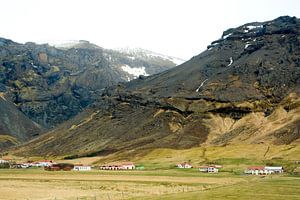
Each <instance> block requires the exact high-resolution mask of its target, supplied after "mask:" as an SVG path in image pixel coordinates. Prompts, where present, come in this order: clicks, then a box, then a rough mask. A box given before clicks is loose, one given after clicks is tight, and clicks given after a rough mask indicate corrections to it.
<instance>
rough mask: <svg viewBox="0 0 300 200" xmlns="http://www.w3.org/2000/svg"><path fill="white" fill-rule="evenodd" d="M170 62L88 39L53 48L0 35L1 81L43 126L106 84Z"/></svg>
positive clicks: (79, 105)
mask: <svg viewBox="0 0 300 200" xmlns="http://www.w3.org/2000/svg"><path fill="white" fill-rule="evenodd" d="M175 65H176V64H175V63H173V62H172V61H171V60H168V59H165V58H161V57H155V58H153V59H149V58H148V57H145V58H144V57H143V56H140V57H137V58H136V59H135V58H134V59H133V58H132V56H131V55H129V54H127V53H126V54H125V53H122V52H119V51H114V50H107V49H103V48H101V47H98V46H96V45H94V44H91V43H89V42H88V41H78V42H77V43H72V44H68V45H65V46H63V47H62V46H61V47H59V48H55V47H53V46H49V45H48V44H42V45H38V44H35V43H26V44H18V43H15V42H13V41H11V40H7V39H3V38H1V39H0V87H1V88H2V90H3V92H4V93H5V95H6V96H7V98H9V99H10V100H11V102H13V103H15V104H16V106H17V107H18V109H19V110H20V111H22V112H23V113H24V114H25V115H26V116H28V117H29V118H30V119H31V120H32V121H34V122H36V123H38V124H40V125H41V126H42V127H45V128H52V127H55V126H56V125H58V124H60V123H62V122H63V121H65V120H68V119H70V118H72V117H74V116H75V115H76V114H78V113H79V112H80V111H82V110H83V109H84V108H85V107H86V106H88V105H90V104H91V103H92V102H94V101H95V100H96V99H97V98H98V97H99V95H100V94H101V91H102V90H103V89H104V88H105V87H107V86H112V85H114V84H117V83H119V82H127V81H130V80H132V79H134V78H138V77H139V76H140V75H144V76H148V75H151V74H154V73H159V72H162V71H164V70H166V69H169V68H172V67H174V66H175Z"/></svg>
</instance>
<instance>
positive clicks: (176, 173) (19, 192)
mask: <svg viewBox="0 0 300 200" xmlns="http://www.w3.org/2000/svg"><path fill="white" fill-rule="evenodd" d="M265 184H266V185H267V186H268V187H265V189H264V190H263V191H261V193H260V194H266V196H261V197H264V198H265V199H276V198H275V197H286V198H285V199H300V178H297V177H287V176H272V177H265V178H262V177H256V176H244V175H234V174H231V173H219V174H202V173H199V172H198V171H197V170H178V169H170V170H155V171H154V170H153V171H98V170H92V171H90V172H74V171H71V172H48V171H43V170H42V169H10V170H8V169H7V170H0V185H1V187H0V194H1V195H0V199H6V200H7V199H28V200H29V199H45V200H46V199H47V200H48V199H49V200H50V199H51V200H54V199H56V200H60V199H69V200H73V199H74V200H77V199H81V200H83V199H85V200H89V199H92V200H94V199H101V200H123V199H141V198H143V199H200V197H201V199H211V198H212V196H216V197H219V198H218V199H251V197H256V196H257V195H259V194H258V193H257V192H255V190H256V189H258V190H260V188H261V187H263V185H265ZM252 188H253V191H252ZM272 190H275V191H276V192H275V193H274V195H275V196H272V195H271V193H272ZM268 191H269V192H268ZM224 195H225V196H226V195H227V196H228V197H226V198H225V196H224ZM240 195H242V196H240ZM243 195H244V196H245V198H238V197H243ZM230 197H233V198H230ZM246 197H247V198H246ZM273 197H274V198H273ZM214 199H216V198H214ZM277 199H281V198H277Z"/></svg>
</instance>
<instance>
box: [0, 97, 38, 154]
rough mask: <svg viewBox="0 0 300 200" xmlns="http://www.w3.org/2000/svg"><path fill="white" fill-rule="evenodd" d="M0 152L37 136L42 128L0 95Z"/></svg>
mask: <svg viewBox="0 0 300 200" xmlns="http://www.w3.org/2000/svg"><path fill="white" fill-rule="evenodd" d="M0 113H1V114H0V121H1V122H0V151H1V150H4V149H5V148H6V147H8V146H11V145H15V144H20V143H22V142H25V141H27V140H29V139H31V138H32V137H34V136H37V135H38V134H39V133H41V132H42V131H43V129H42V127H41V126H39V125H38V124H37V123H34V122H33V121H31V120H30V119H28V118H27V116H25V115H24V114H23V113H22V112H21V111H19V110H18V109H17V107H16V106H15V105H14V104H13V103H12V102H10V101H9V100H8V99H6V98H5V96H4V94H3V93H0Z"/></svg>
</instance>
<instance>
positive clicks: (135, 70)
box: [121, 65, 149, 79]
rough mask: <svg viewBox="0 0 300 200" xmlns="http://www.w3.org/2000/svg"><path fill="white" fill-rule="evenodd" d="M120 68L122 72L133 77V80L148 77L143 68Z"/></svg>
mask: <svg viewBox="0 0 300 200" xmlns="http://www.w3.org/2000/svg"><path fill="white" fill-rule="evenodd" d="M121 68H122V70H123V71H124V72H127V73H128V74H131V75H133V77H134V78H137V77H139V76H140V75H143V76H149V74H147V72H146V70H145V67H130V66H129V65H123V66H121ZM127 79H128V78H127Z"/></svg>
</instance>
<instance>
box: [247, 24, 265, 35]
mask: <svg viewBox="0 0 300 200" xmlns="http://www.w3.org/2000/svg"><path fill="white" fill-rule="evenodd" d="M261 28H263V25H258V26H254V25H249V26H245V27H244V29H245V30H244V32H245V33H248V32H249V31H250V30H252V29H261Z"/></svg>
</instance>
